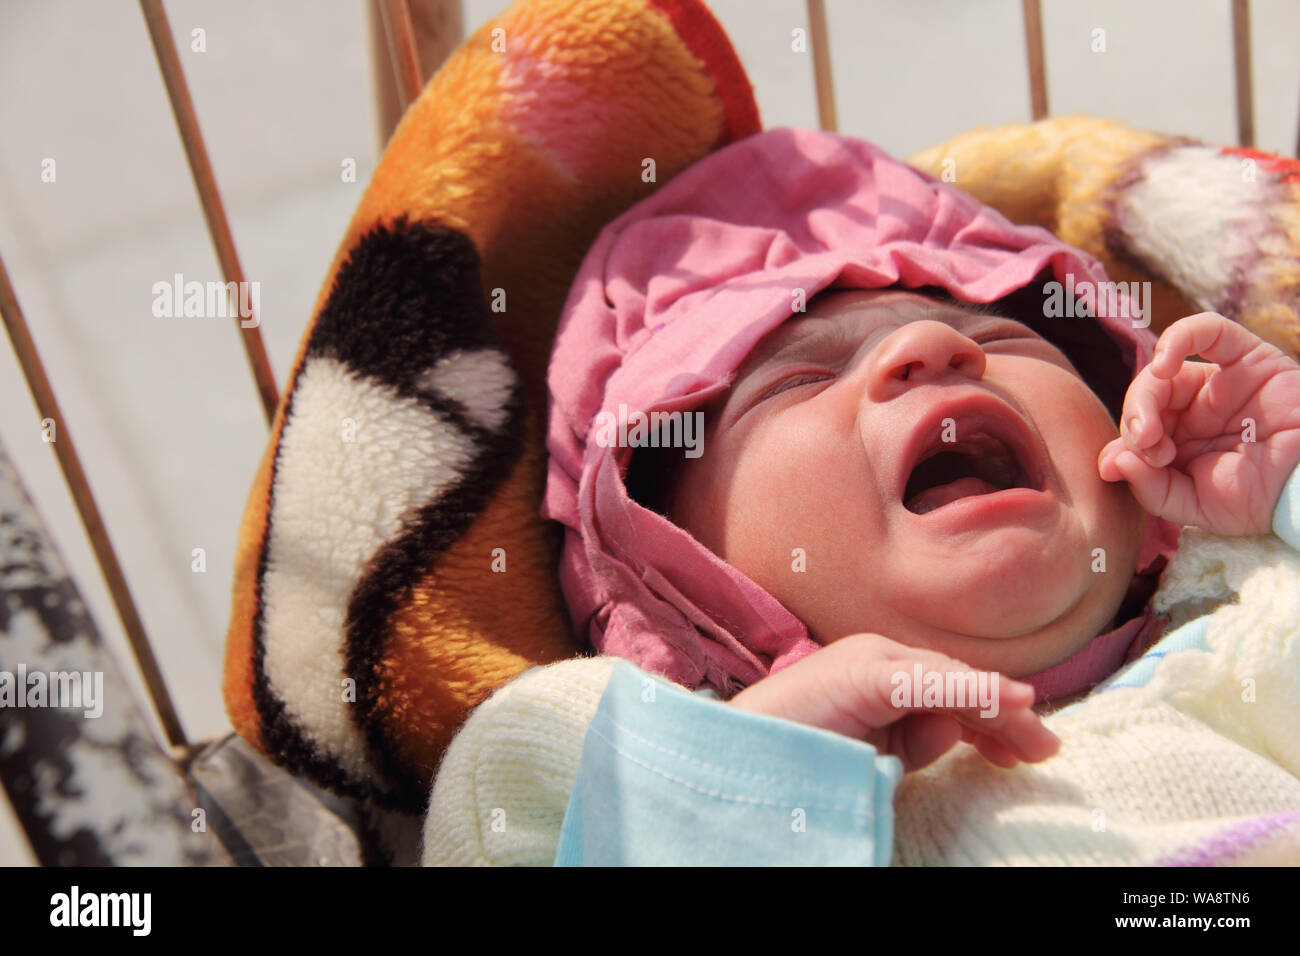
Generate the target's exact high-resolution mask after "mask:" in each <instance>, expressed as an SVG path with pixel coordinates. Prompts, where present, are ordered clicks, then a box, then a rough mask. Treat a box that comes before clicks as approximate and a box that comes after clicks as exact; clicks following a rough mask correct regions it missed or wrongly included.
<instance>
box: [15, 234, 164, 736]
mask: <svg viewBox="0 0 1300 956" xmlns="http://www.w3.org/2000/svg"><path fill="white" fill-rule="evenodd" d="M0 315H3V318H4V324H5V330H6V331H7V332H8V333H9V339H10V341H11V342H13V347H14V354H16V355H17V356H18V364H19V365H20V366H21V367H22V370H23V377H24V378H25V379H26V380H27V387H28V389H30V391H31V393H32V398H33V399H35V401H36V408H37V410H38V411H39V412H40V415H41V418H42V419H46V418H49V419H51V420H53V421H54V423H55V432H54V440H53V441H51V442H50V444H52V445H53V446H54V454H55V456H56V457H57V458H58V462H59V467H60V468H61V469H62V470H63V478H64V480H65V481H66V482H67V483H68V490H69V491H70V492H71V493H72V500H73V502H74V503H75V504H76V506H77V512H78V514H80V516H81V523H82V525H83V526H84V527H85V529H86V535H87V537H88V538H89V539H90V546H91V548H93V549H94V552H95V559H96V560H97V561H98V562H99V569H100V571H101V572H102V573H103V575H104V581H105V583H106V584H107V585H108V590H109V593H110V594H111V595H112V597H113V604H114V606H115V607H116V608H117V616H118V619H119V620H120V621H121V622H122V627H123V629H124V630H125V631H126V637H127V640H128V641H129V642H130V644H131V652H132V653H133V654H134V655H135V660H136V663H137V664H138V665H139V667H140V673H141V675H142V676H143V677H144V684H145V688H146V689H147V690H148V692H149V697H150V698H151V700H152V702H153V706H154V710H155V711H157V713H158V719H159V720H160V721H161V722H162V727H163V732H164V733H165V734H166V736H167V742H168V744H170V745H171V746H173V747H184V746H186V743H187V742H186V739H185V731H184V729H183V728H182V727H181V722H180V718H179V717H178V716H177V714H176V707H175V705H173V703H172V699H171V695H170V694H169V693H168V692H167V685H166V684H165V683H164V681H163V677H162V671H161V670H159V668H158V660H157V658H155V657H154V653H153V648H152V647H150V646H149V639H148V637H147V636H146V635H145V631H144V623H143V622H142V621H141V620H140V613H139V611H137V610H136V606H135V601H134V600H133V599H132V597H131V590H130V588H128V587H127V584H126V576H125V575H124V574H123V573H122V566H121V565H120V564H119V563H118V560H117V554H116V552H114V550H113V543H112V541H111V540H110V539H109V536H108V529H107V528H105V526H104V519H103V518H102V517H101V516H100V513H99V507H98V506H97V505H96V504H95V496H94V494H93V493H92V492H91V490H90V484H89V482H87V480H86V473H85V471H84V470H83V469H82V467H81V459H80V457H79V456H78V455H77V449H76V446H75V445H74V444H73V441H72V434H71V431H72V430H71V429H70V428H69V427H68V423H67V421H66V419H64V417H63V412H62V411H60V409H59V403H58V402H57V401H56V400H55V398H54V390H53V389H52V388H51V387H50V380H49V377H48V376H47V375H46V374H45V366H44V365H43V364H42V362H41V357H40V355H39V353H38V352H37V351H36V343H35V342H34V341H33V340H32V336H31V332H30V330H29V329H28V327H27V321H26V319H24V318H23V313H22V309H21V308H20V307H19V305H18V296H17V294H16V293H15V292H14V287H13V285H12V283H11V282H10V281H9V272H8V270H7V269H6V268H5V265H4V260H3V259H0Z"/></svg>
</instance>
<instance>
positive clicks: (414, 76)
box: [379, 0, 424, 111]
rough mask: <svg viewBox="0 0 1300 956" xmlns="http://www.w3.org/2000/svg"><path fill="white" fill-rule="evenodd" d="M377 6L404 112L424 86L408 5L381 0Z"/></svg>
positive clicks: (399, 1)
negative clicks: (381, 18) (382, 22)
mask: <svg viewBox="0 0 1300 956" xmlns="http://www.w3.org/2000/svg"><path fill="white" fill-rule="evenodd" d="M379 9H380V13H381V14H382V16H383V21H384V34H385V35H386V36H387V37H388V54H389V59H390V60H391V61H392V63H393V72H394V73H395V74H396V76H397V91H398V95H399V96H400V98H401V102H402V109H403V111H405V109H406V108H407V107H408V106H410V105H411V104H412V103H413V102H415V98H416V97H417V96H419V95H420V90H422V89H423V88H424V79H423V76H424V75H423V74H422V73H421V72H420V53H419V50H418V49H417V48H416V45H415V27H414V25H413V24H412V23H411V8H410V7H409V6H408V5H407V2H406V0H383V2H382V3H381V4H380V5H379Z"/></svg>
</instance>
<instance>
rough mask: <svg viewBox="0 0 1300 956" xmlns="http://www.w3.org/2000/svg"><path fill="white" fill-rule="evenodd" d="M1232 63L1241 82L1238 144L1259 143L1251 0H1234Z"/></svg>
mask: <svg viewBox="0 0 1300 956" xmlns="http://www.w3.org/2000/svg"><path fill="white" fill-rule="evenodd" d="M1232 65H1233V72H1234V73H1235V75H1236V86H1237V145H1238V146H1254V145H1255V91H1254V85H1253V83H1252V82H1251V75H1250V0H1232Z"/></svg>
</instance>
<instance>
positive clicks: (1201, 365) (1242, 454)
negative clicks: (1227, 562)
mask: <svg viewBox="0 0 1300 956" xmlns="http://www.w3.org/2000/svg"><path fill="white" fill-rule="evenodd" d="M1190 355H1200V356H1201V357H1202V358H1204V359H1206V361H1205V362H1188V361H1185V359H1186V358H1187V357H1188V356H1190ZM1297 464H1300V365H1297V364H1296V363H1295V362H1294V361H1292V360H1291V359H1290V358H1289V357H1288V356H1286V355H1285V354H1284V353H1283V352H1282V351H1280V350H1279V349H1277V348H1275V347H1274V346H1272V345H1269V344H1268V343H1267V342H1265V341H1264V340H1263V339H1261V338H1260V337H1259V336H1257V335H1255V334H1254V333H1253V332H1251V331H1250V330H1248V329H1247V328H1245V327H1244V326H1242V325H1239V324H1238V323H1236V322H1233V321H1231V320H1230V319H1226V318H1224V317H1223V316H1221V315H1219V314H1218V313H1217V312H1201V313H1198V314H1197V315H1190V316H1188V317H1187V318H1185V319H1179V320H1178V321H1177V322H1175V323H1174V324H1173V325H1171V326H1169V328H1167V329H1165V331H1164V333H1163V334H1162V335H1161V336H1160V340H1159V342H1157V344H1156V352H1155V358H1154V359H1152V361H1151V364H1150V365H1148V366H1147V367H1146V368H1144V369H1143V370H1142V371H1141V372H1139V373H1138V375H1137V377H1136V378H1135V379H1134V380H1133V383H1132V384H1131V385H1130V386H1129V388H1128V394H1127V395H1126V396H1125V397H1124V414H1123V418H1122V421H1121V425H1120V437H1119V438H1116V439H1115V440H1113V441H1111V442H1110V443H1109V444H1107V445H1106V447H1105V448H1103V449H1102V450H1101V454H1100V455H1099V456H1098V458H1097V467H1098V471H1099V473H1100V475H1101V477H1102V478H1103V479H1104V480H1106V481H1120V480H1124V481H1127V482H1128V484H1129V488H1130V489H1132V491H1133V496H1134V497H1135V498H1136V499H1137V501H1138V503H1139V504H1140V505H1142V507H1143V508H1145V509H1146V510H1147V511H1148V512H1149V513H1151V514H1153V515H1156V516H1158V517H1161V518H1166V519H1168V520H1169V521H1173V522H1175V523H1177V524H1192V525H1196V526H1197V527H1199V528H1204V529H1205V530H1207V531H1211V532H1213V533H1215V534H1222V535H1243V534H1267V533H1268V532H1269V531H1270V530H1271V528H1272V521H1273V511H1274V509H1275V508H1276V507H1277V501H1278V498H1279V497H1280V496H1281V494H1282V486H1283V485H1284V484H1286V481H1287V479H1288V478H1289V477H1290V476H1291V472H1292V471H1293V470H1294V469H1295V467H1296V465H1297Z"/></svg>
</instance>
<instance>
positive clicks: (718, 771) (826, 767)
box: [422, 657, 902, 866]
mask: <svg viewBox="0 0 1300 956" xmlns="http://www.w3.org/2000/svg"><path fill="white" fill-rule="evenodd" d="M901 777H902V764H901V763H899V761H898V760H897V759H896V758H894V757H889V756H884V757H881V756H877V754H876V752H875V750H874V749H873V748H872V747H870V746H869V745H867V744H865V743H862V742H861V741H857V740H852V739H850V738H848V737H843V736H840V735H839V734H833V733H830V732H829V731H825V730H820V729H817V728H814V727H806V726H804V725H802V724H797V723H793V722H791V721H786V720H781V719H778V718H775V717H768V716H765V715H763V714H752V713H749V712H747V711H741V710H737V709H736V708H734V707H730V706H728V705H727V704H725V703H724V702H722V701H720V700H717V699H716V698H714V697H712V696H710V695H708V694H706V693H698V694H693V693H691V692H690V691H688V690H685V689H684V688H682V687H679V686H677V685H675V684H672V683H669V682H667V681H664V680H662V679H661V678H659V677H654V676H651V675H649V674H647V673H646V672H644V671H642V670H640V669H639V668H637V667H636V666H634V665H633V664H631V663H630V662H628V661H625V660H621V659H617V658H612V657H595V658H580V659H577V660H570V661H562V662H560V663H557V664H551V665H549V666H547V667H538V668H533V669H532V670H529V671H526V672H525V673H523V674H521V675H520V676H519V677H517V678H515V679H514V680H513V681H511V682H510V683H508V684H506V685H505V686H504V687H502V688H501V689H500V690H499V691H497V692H496V694H494V695H493V696H492V697H490V698H488V700H487V701H485V702H484V703H483V704H481V705H480V706H479V707H478V709H477V710H476V711H475V712H474V714H473V715H472V716H471V717H470V719H469V720H468V721H467V722H466V724H465V726H464V727H463V728H462V729H461V731H460V733H459V734H458V735H457V736H456V738H455V740H453V741H452V744H451V746H450V747H449V748H448V750H447V754H446V756H445V757H444V759H443V762H442V765H441V767H440V768H439V771H438V775H437V779H436V780H435V783H434V787H433V794H432V797H431V799H430V804H429V811H428V815H427V817H426V819H425V828H424V845H423V854H422V856H423V862H424V863H425V865H450V866H466V865H535V866H547V865H551V864H552V863H553V862H554V863H555V864H556V865H573V864H584V865H606V864H632V865H645V864H657V863H670V864H713V865H719V864H745V863H785V864H792V863H799V864H805V865H807V864H826V863H845V864H848V863H851V864H856V865H864V864H865V865H887V864H888V863H889V859H890V853H891V848H892V841H893V794H894V789H895V787H896V786H897V784H898V781H899V779H900V778H901Z"/></svg>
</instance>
